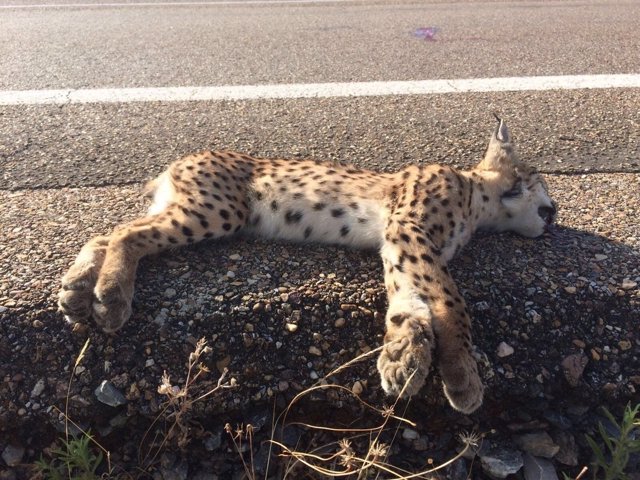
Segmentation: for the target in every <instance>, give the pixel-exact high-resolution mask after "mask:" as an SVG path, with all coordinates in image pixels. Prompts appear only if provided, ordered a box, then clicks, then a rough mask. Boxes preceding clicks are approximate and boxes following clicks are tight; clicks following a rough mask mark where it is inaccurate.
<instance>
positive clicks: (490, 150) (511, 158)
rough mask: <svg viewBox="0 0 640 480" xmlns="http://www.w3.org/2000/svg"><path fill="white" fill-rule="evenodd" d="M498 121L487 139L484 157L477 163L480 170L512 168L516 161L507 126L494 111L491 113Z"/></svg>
mask: <svg viewBox="0 0 640 480" xmlns="http://www.w3.org/2000/svg"><path fill="white" fill-rule="evenodd" d="M493 116H494V117H496V120H497V121H498V126H497V127H496V129H495V131H494V132H493V134H492V135H491V138H490V139H489V145H488V146H487V151H486V152H485V154H484V159H483V160H482V161H481V162H480V163H479V164H478V166H477V168H478V169H480V170H504V169H506V168H513V167H515V166H516V164H517V163H518V158H517V156H516V153H515V149H514V147H513V144H512V143H511V133H509V129H508V128H507V124H506V123H505V122H504V120H502V119H501V118H500V117H498V115H496V114H495V113H494V114H493Z"/></svg>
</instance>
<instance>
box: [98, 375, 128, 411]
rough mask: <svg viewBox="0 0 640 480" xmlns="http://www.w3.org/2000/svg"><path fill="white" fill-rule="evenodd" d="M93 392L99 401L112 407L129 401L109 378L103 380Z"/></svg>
mask: <svg viewBox="0 0 640 480" xmlns="http://www.w3.org/2000/svg"><path fill="white" fill-rule="evenodd" d="M93 393H94V394H95V396H96V398H97V399H98V401H99V402H101V403H104V404H105V405H109V406H110V407H118V406H120V405H124V404H125V403H127V399H126V398H124V395H123V394H122V392H120V390H118V389H117V388H116V387H114V386H113V384H112V383H111V382H109V381H107V380H103V381H102V383H101V384H100V385H99V386H98V388H96V389H95V391H94V392H93Z"/></svg>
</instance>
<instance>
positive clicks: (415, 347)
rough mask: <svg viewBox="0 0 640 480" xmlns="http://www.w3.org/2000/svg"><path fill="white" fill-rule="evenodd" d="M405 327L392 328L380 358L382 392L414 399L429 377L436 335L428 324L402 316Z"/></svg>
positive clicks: (407, 315) (388, 332)
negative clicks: (434, 336) (413, 396)
mask: <svg viewBox="0 0 640 480" xmlns="http://www.w3.org/2000/svg"><path fill="white" fill-rule="evenodd" d="M403 317H404V318H403V322H404V323H405V324H404V325H401V326H400V327H398V328H397V329H396V328H390V329H389V330H388V331H387V335H386V336H385V342H386V343H385V345H384V348H383V349H382V352H381V353H380V356H379V357H378V365H377V366H378V371H379V372H380V379H381V383H382V388H383V389H384V391H385V392H386V393H387V394H388V395H395V396H402V397H403V398H408V397H411V396H412V395H415V394H416V393H418V391H419V390H420V388H422V386H423V385H424V382H425V380H426V378H427V376H428V375H429V371H430V368H431V351H432V349H433V333H432V331H431V326H430V325H429V324H428V323H425V322H421V321H419V320H418V319H415V318H412V317H411V314H405V315H403Z"/></svg>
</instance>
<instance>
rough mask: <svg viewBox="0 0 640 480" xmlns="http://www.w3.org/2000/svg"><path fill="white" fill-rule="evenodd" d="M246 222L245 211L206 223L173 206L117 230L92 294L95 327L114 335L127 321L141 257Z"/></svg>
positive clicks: (221, 214)
mask: <svg viewBox="0 0 640 480" xmlns="http://www.w3.org/2000/svg"><path fill="white" fill-rule="evenodd" d="M243 208H244V207H243ZM246 218H247V215H246V211H245V212H244V213H243V214H242V215H237V214H236V215H235V216H231V215H229V214H228V213H227V212H226V211H225V210H219V211H218V213H217V214H214V215H211V214H210V215H209V216H207V217H206V219H205V216H204V214H202V213H201V212H200V211H199V210H198V209H196V208H191V209H189V208H186V207H184V206H182V205H179V204H173V205H171V206H169V207H168V208H167V209H166V210H164V211H163V212H162V213H159V214H157V215H151V216H149V217H146V218H142V219H139V220H136V221H134V222H132V223H129V224H127V225H123V226H122V227H120V228H118V229H117V230H116V231H115V232H114V233H113V234H112V235H111V238H110V240H109V245H108V247H107V251H106V256H105V259H104V264H103V265H102V269H101V270H100V275H99V277H98V281H97V283H96V286H95V289H94V291H93V293H94V298H95V300H94V302H93V317H94V319H95V321H96V323H97V324H98V325H99V326H100V327H101V328H102V329H103V330H104V331H105V332H114V331H116V330H118V329H119V328H121V327H122V325H124V323H125V322H126V321H127V320H128V318H129V316H130V315H131V301H132V299H133V292H134V282H135V275H136V270H137V267H138V262H139V260H140V259H141V258H142V257H144V256H146V255H150V254H154V253H158V252H160V251H162V250H166V249H168V248H172V247H179V246H181V245H187V244H191V243H195V242H198V241H201V240H203V239H206V238H221V237H224V236H227V235H230V234H232V233H234V232H237V231H238V230H240V228H242V227H243V226H244V224H245V220H244V219H246Z"/></svg>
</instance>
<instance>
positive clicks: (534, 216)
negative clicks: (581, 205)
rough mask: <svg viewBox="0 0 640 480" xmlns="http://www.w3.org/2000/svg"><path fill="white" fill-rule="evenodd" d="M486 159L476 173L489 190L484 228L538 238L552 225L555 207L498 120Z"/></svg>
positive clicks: (541, 181) (504, 125)
mask: <svg viewBox="0 0 640 480" xmlns="http://www.w3.org/2000/svg"><path fill="white" fill-rule="evenodd" d="M496 119H497V120H498V125H497V127H496V129H495V131H494V132H493V134H492V135H491V139H490V140H489V145H488V146H487V151H486V152H485V155H484V158H483V160H482V161H481V162H480V163H479V164H478V165H477V166H476V168H475V169H474V172H475V173H476V174H477V175H479V176H481V177H483V178H484V179H485V180H486V182H485V185H486V188H487V189H490V190H491V191H490V192H488V193H490V195H489V196H490V198H491V200H492V201H491V207H492V208H493V209H494V211H493V212H492V215H491V217H490V219H489V221H488V222H487V223H486V224H485V225H483V226H484V227H488V228H490V229H492V230H496V231H513V232H516V233H518V234H520V235H523V236H525V237H539V236H540V235H542V234H543V233H544V232H545V231H546V230H547V228H548V227H549V226H550V225H551V224H552V223H553V221H554V220H555V216H556V205H555V202H553V200H551V198H550V197H549V193H548V191H547V184H546V183H545V181H544V179H543V178H542V176H541V175H540V174H539V173H537V172H536V171H535V169H533V168H531V167H528V166H526V165H524V164H523V163H521V162H520V160H519V159H518V156H517V155H516V152H515V148H514V145H513V142H512V139H511V134H510V133H509V129H508V128H507V125H506V124H505V122H504V121H503V120H502V119H500V118H498V117H497V116H496Z"/></svg>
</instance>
